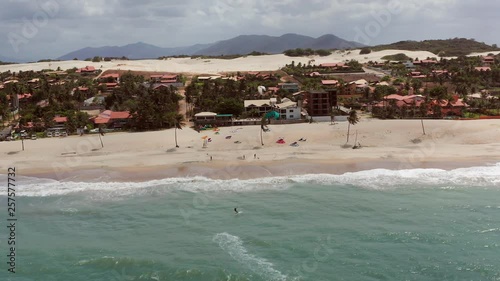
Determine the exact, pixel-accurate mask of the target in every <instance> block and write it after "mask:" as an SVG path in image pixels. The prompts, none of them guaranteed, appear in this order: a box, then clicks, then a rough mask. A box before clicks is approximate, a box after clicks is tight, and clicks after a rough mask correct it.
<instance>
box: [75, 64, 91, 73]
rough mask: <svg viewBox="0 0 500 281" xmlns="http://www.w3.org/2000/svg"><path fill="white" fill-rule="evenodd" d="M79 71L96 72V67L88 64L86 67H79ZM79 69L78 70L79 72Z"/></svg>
mask: <svg viewBox="0 0 500 281" xmlns="http://www.w3.org/2000/svg"><path fill="white" fill-rule="evenodd" d="M78 71H79V72H94V71H95V67H93V66H90V65H87V66H86V67H84V68H80V69H78ZM78 71H77V72H78Z"/></svg>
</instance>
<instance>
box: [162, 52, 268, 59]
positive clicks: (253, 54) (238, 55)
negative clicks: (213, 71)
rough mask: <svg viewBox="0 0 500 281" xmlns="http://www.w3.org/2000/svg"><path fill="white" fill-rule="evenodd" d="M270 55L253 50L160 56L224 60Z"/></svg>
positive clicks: (164, 57)
mask: <svg viewBox="0 0 500 281" xmlns="http://www.w3.org/2000/svg"><path fill="white" fill-rule="evenodd" d="M265 55H269V54H268V53H262V52H257V51H253V52H251V53H248V54H246V55H240V54H236V55H220V56H206V55H176V56H163V57H159V58H158V59H159V60H165V59H169V58H191V59H224V60H232V59H237V58H244V57H247V56H265Z"/></svg>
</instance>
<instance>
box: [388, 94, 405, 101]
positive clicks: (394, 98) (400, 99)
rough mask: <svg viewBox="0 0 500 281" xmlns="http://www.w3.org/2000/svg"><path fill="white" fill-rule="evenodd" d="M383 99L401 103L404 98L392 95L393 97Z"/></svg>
mask: <svg viewBox="0 0 500 281" xmlns="http://www.w3.org/2000/svg"><path fill="white" fill-rule="evenodd" d="M384 99H386V100H398V101H402V100H404V99H405V98H404V97H403V96H401V95H397V94H394V95H388V96H385V97H384Z"/></svg>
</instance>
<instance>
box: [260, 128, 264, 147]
mask: <svg viewBox="0 0 500 281" xmlns="http://www.w3.org/2000/svg"><path fill="white" fill-rule="evenodd" d="M262 131H263V130H262V128H260V144H262V145H264V140H263V139H262Z"/></svg>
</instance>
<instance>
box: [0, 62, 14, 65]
mask: <svg viewBox="0 0 500 281" xmlns="http://www.w3.org/2000/svg"><path fill="white" fill-rule="evenodd" d="M8 64H16V63H15V62H5V61H0V65H8Z"/></svg>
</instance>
